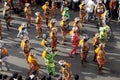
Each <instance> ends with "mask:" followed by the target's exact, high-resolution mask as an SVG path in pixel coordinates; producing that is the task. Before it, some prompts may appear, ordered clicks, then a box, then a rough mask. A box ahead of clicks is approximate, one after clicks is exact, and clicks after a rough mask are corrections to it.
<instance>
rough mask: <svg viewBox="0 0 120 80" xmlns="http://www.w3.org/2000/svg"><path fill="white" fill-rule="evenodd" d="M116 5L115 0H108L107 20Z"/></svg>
mask: <svg viewBox="0 0 120 80" xmlns="http://www.w3.org/2000/svg"><path fill="white" fill-rule="evenodd" d="M115 7H116V1H115V0H110V3H109V20H111V19H112V18H113V11H114V10H115Z"/></svg>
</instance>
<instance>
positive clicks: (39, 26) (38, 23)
mask: <svg viewBox="0 0 120 80" xmlns="http://www.w3.org/2000/svg"><path fill="white" fill-rule="evenodd" d="M35 15H36V16H37V17H36V20H35V23H36V31H37V36H36V38H40V36H41V33H42V20H43V18H42V16H41V15H40V12H36V13H35Z"/></svg>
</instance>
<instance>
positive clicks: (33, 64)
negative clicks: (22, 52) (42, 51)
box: [27, 48, 40, 76]
mask: <svg viewBox="0 0 120 80" xmlns="http://www.w3.org/2000/svg"><path fill="white" fill-rule="evenodd" d="M29 52H30V53H29V56H28V64H29V71H28V73H27V76H29V75H30V73H31V72H32V71H37V74H38V75H39V74H40V71H39V70H40V65H39V64H38V62H37V59H36V57H35V53H34V52H33V48H31V49H30V51H29Z"/></svg>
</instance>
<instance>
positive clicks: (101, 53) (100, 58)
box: [95, 43, 106, 73]
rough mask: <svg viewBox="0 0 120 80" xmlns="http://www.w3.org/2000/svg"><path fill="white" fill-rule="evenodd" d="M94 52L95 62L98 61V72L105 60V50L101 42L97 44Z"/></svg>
mask: <svg viewBox="0 0 120 80" xmlns="http://www.w3.org/2000/svg"><path fill="white" fill-rule="evenodd" d="M95 52H96V54H97V56H96V59H97V63H98V72H99V73H101V71H102V68H103V65H104V63H105V62H106V60H105V54H106V52H105V51H104V48H103V44H102V43H101V44H99V47H98V48H97V49H95Z"/></svg>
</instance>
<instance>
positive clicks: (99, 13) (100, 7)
mask: <svg viewBox="0 0 120 80" xmlns="http://www.w3.org/2000/svg"><path fill="white" fill-rule="evenodd" d="M105 11H106V7H105V5H104V4H103V3H102V0H99V1H98V3H97V4H96V6H95V9H94V14H95V16H96V17H97V18H98V24H97V25H100V24H101V20H102V17H103V15H104V12H105Z"/></svg>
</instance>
